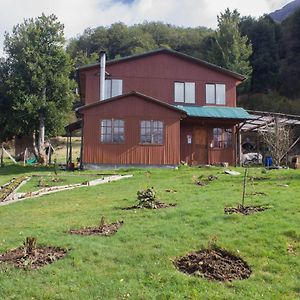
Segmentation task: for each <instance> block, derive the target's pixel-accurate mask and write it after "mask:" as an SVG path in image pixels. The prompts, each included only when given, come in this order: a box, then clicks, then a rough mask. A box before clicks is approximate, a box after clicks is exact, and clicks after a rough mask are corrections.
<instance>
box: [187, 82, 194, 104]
mask: <svg viewBox="0 0 300 300" xmlns="http://www.w3.org/2000/svg"><path fill="white" fill-rule="evenodd" d="M185 102H186V103H195V82H186V83H185Z"/></svg>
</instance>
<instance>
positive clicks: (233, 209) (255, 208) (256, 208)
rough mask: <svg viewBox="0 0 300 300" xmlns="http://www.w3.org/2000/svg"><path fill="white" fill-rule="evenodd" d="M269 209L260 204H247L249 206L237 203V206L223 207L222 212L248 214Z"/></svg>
mask: <svg viewBox="0 0 300 300" xmlns="http://www.w3.org/2000/svg"><path fill="white" fill-rule="evenodd" d="M267 209H269V207H267V206H261V205H256V206H255V205H254V206H252V205H249V206H243V205H238V206H237V207H225V208H224V213H225V214H243V215H250V214H255V213H257V212H262V211H265V210H267Z"/></svg>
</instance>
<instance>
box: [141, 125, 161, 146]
mask: <svg viewBox="0 0 300 300" xmlns="http://www.w3.org/2000/svg"><path fill="white" fill-rule="evenodd" d="M142 122H150V127H149V128H150V137H151V142H143V141H142V137H143V136H147V135H146V134H142V129H146V128H147V126H144V127H142ZM155 122H159V123H161V126H162V128H161V142H158V143H155V142H154V139H155V132H154V131H155V127H154V124H155ZM156 129H157V128H156ZM139 133H140V134H139V144H140V145H146V146H159V145H164V141H165V139H164V137H165V124H164V121H161V120H140V132H139Z"/></svg>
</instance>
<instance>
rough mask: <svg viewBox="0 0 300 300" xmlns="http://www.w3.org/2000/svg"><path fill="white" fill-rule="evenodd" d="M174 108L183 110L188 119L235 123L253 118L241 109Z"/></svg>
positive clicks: (223, 107)
mask: <svg viewBox="0 0 300 300" xmlns="http://www.w3.org/2000/svg"><path fill="white" fill-rule="evenodd" d="M175 107H177V108H180V109H182V110H184V111H185V112H186V113H187V115H188V117H192V118H206V119H226V120H235V121H237V123H240V122H242V121H246V120H249V119H252V118H253V116H251V115H250V114H249V113H248V112H247V111H246V110H245V109H243V108H241V107H228V106H222V107H221V106H189V105H176V106H175Z"/></svg>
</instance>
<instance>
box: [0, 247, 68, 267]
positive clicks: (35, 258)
mask: <svg viewBox="0 0 300 300" xmlns="http://www.w3.org/2000/svg"><path fill="white" fill-rule="evenodd" d="M66 254H67V250H66V249H62V248H59V247H37V248H35V250H34V252H33V253H32V254H30V255H28V254H26V253H25V250H24V247H19V248H16V249H12V250H9V251H7V252H5V253H2V254H0V263H7V264H10V265H13V266H14V267H16V268H19V269H29V270H32V269H39V268H41V267H43V266H46V265H49V264H52V263H53V262H55V261H57V260H59V259H61V258H63V257H64V256H65V255H66Z"/></svg>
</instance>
